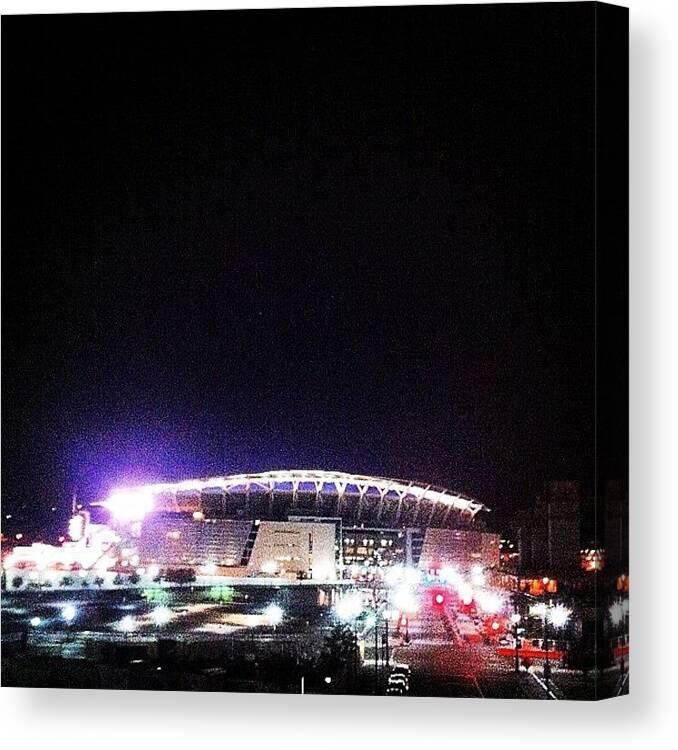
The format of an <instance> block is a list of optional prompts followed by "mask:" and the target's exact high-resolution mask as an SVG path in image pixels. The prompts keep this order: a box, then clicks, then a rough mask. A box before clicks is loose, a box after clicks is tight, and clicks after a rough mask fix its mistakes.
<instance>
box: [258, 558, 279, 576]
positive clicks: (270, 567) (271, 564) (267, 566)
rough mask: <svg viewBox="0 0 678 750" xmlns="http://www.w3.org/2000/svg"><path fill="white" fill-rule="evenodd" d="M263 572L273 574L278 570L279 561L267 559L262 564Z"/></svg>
mask: <svg viewBox="0 0 678 750" xmlns="http://www.w3.org/2000/svg"><path fill="white" fill-rule="evenodd" d="M261 572H262V573H266V574H267V575H273V574H274V573H277V572H278V563H277V562H276V561H275V560H267V561H266V562H265V563H264V564H263V565H262V566H261Z"/></svg>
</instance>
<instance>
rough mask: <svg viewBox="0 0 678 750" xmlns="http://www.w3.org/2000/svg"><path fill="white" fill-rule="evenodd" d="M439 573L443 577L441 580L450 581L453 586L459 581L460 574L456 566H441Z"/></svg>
mask: <svg viewBox="0 0 678 750" xmlns="http://www.w3.org/2000/svg"><path fill="white" fill-rule="evenodd" d="M439 575H440V577H441V578H442V579H443V581H446V582H447V583H451V584H453V585H454V586H457V584H458V583H459V582H460V581H461V576H460V575H459V571H458V570H457V569H456V568H442V569H441V570H440V573H439Z"/></svg>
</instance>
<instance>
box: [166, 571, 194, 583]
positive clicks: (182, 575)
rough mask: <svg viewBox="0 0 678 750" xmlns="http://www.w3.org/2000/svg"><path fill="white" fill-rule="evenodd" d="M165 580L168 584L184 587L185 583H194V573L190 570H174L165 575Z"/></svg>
mask: <svg viewBox="0 0 678 750" xmlns="http://www.w3.org/2000/svg"><path fill="white" fill-rule="evenodd" d="M165 580H166V581H169V582H170V583H178V584H179V585H180V586H184V585H185V584H187V583H193V581H195V572H194V571H193V570H192V569H191V568H176V569H175V570H168V571H167V573H166V574H165Z"/></svg>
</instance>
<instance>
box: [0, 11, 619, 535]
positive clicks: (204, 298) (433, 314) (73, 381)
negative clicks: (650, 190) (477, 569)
mask: <svg viewBox="0 0 678 750" xmlns="http://www.w3.org/2000/svg"><path fill="white" fill-rule="evenodd" d="M594 29H595V26H594V4H593V3H582V4H571V3H567V4H544V5H511V6H508V5H507V6H501V5H495V6H486V7H482V6H466V7H465V6H458V7H452V8H443V7H436V8H432V7H429V8H426V7H424V8H391V9H388V8H385V9H354V10H346V9H342V10H327V9H325V10H304V11H294V10H286V11H247V12H235V11H234V12H222V13H209V12H203V13H176V14H174V13H153V14H134V15H127V14H120V15H87V16H61V17H59V16H50V17H24V18H21V17H12V18H4V19H3V34H2V36H3V40H2V41H3V115H4V116H3V198H4V200H3V217H2V218H3V253H2V259H3V276H2V278H3V363H2V374H3V419H2V427H3V429H2V448H3V463H2V478H3V490H2V492H3V495H2V499H3V512H4V513H14V514H15V515H16V517H17V518H18V519H19V520H20V522H22V523H23V522H24V520H26V518H27V516H28V520H27V522H28V525H29V526H32V527H33V528H38V527H39V526H40V525H41V524H45V523H49V521H48V520H46V519H49V518H50V513H49V509H50V507H51V506H53V505H56V506H57V507H58V508H59V509H60V511H59V512H61V509H62V508H66V507H68V503H69V497H70V493H71V492H72V491H74V490H77V491H78V493H79V495H80V497H82V498H83V499H84V500H93V499H96V498H97V497H99V496H100V495H101V494H103V493H105V492H107V491H108V489H109V488H110V487H111V486H113V485H115V484H121V483H129V482H136V481H144V480H151V479H156V480H157V479H173V478H182V477H188V476H201V475H211V474H219V473H229V472H235V471H253V470H264V469H272V468H304V467H315V468H326V469H341V470H348V471H355V472H360V473H367V474H375V475H388V476H399V477H403V478H407V479H421V480H425V481H427V482H433V483H439V484H442V485H445V486H449V487H451V488H455V489H458V490H460V491H464V492H466V493H469V494H471V495H475V496H477V497H478V498H479V499H480V500H481V501H483V502H485V503H486V504H487V505H489V506H490V507H491V508H493V509H495V510H497V511H499V514H500V515H501V514H502V513H504V514H506V513H510V511H511V510H513V509H514V508H516V507H518V506H520V505H521V504H524V503H526V502H527V501H528V500H529V499H530V497H531V496H532V495H533V493H534V492H536V491H537V490H538V489H539V487H540V486H541V483H542V482H543V481H544V480H547V479H559V478H572V479H581V480H583V481H585V482H587V483H589V484H591V483H593V478H594V475H595V474H594V472H595V465H594V461H595V457H594V454H595V450H594V445H595V434H594V395H595V379H594V378H595V368H594V352H595V349H594V347H595V338H594V331H595V322H596V294H595V292H596V289H595V284H596V281H595V279H596V276H595V263H596V256H595V221H594V219H595V200H594V198H595V190H596V182H595V169H594V167H595V158H594V157H595V117H594V115H595V86H594V82H595V78H594V76H595V54H594V52H595V45H594ZM612 169H614V167H612ZM619 178H620V180H621V179H622V178H623V168H622V167H621V166H620V173H619ZM612 181H614V175H612ZM608 250H609V248H608ZM624 250H625V248H623V247H622V248H621V250H620V252H623V251H624ZM608 257H609V259H610V260H612V262H613V261H614V252H613V251H612V252H611V254H609V255H608ZM611 387H612V390H610V391H608V397H609V400H610V403H612V404H613V405H614V404H616V405H619V404H622V406H623V399H624V397H625V391H624V388H625V384H624V383H623V382H620V383H617V385H616V386H611ZM615 408H616V407H613V408H612V409H611V412H614V411H615ZM625 447H626V443H625V434H624V433H623V430H622V431H621V434H619V435H618V436H615V437H614V439H613V441H612V447H611V449H610V453H609V461H610V464H611V465H610V466H609V467H608V468H607V469H606V471H607V473H608V474H612V475H613V474H614V473H615V472H623V470H624V468H623V467H624V461H625V459H624V452H625ZM52 519H53V516H52ZM15 521H16V518H15Z"/></svg>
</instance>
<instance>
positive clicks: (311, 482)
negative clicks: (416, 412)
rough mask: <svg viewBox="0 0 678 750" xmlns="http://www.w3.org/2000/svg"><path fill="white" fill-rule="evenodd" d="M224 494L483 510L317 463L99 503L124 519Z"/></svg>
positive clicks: (418, 485) (144, 489)
mask: <svg viewBox="0 0 678 750" xmlns="http://www.w3.org/2000/svg"><path fill="white" fill-rule="evenodd" d="M215 491H216V492H223V493H226V494H243V493H246V494H248V495H249V494H250V493H265V494H268V495H269V496H270V497H271V498H273V497H274V495H275V494H283V493H284V494H292V496H293V497H294V498H296V496H297V495H298V494H300V493H309V492H310V493H315V494H316V496H318V497H320V496H323V497H327V496H328V495H330V496H333V497H336V498H337V500H338V502H341V501H343V500H345V499H346V498H349V497H352V498H355V499H357V501H358V503H360V504H362V502H363V501H364V500H365V498H367V497H369V498H378V501H379V502H380V504H381V505H380V513H381V507H382V506H383V504H384V503H386V502H388V503H389V504H390V503H398V512H399V510H400V505H402V503H403V502H404V501H406V500H407V501H412V500H413V501H416V503H417V504H418V505H421V504H422V503H428V504H431V505H432V506H433V507H435V506H444V507H446V508H447V509H448V510H449V511H452V510H456V511H459V512H462V513H465V514H468V515H469V516H470V517H474V516H475V515H476V513H478V512H479V511H481V510H488V508H487V507H486V506H485V505H483V504H482V503H480V502H478V501H477V500H474V499H473V498H470V497H468V496H466V495H463V494H461V493H458V492H454V491H452V490H448V489H445V488H444V487H438V486H435V485H432V484H426V483H423V482H416V481H406V480H402V479H390V478H385V477H371V476H365V475H362V474H349V473H346V472H341V471H324V470H320V469H290V470H280V471H267V472H262V473H259V474H232V475H229V476H221V477H211V478H207V479H186V480H182V481H179V482H161V483H157V484H145V485H139V486H136V487H127V488H120V489H116V490H113V491H112V492H111V494H110V495H109V497H108V498H107V499H106V500H104V501H103V502H101V503H98V504H99V505H103V506H104V507H106V508H108V509H109V510H110V511H111V512H113V513H114V515H116V516H118V517H119V518H121V519H124V520H140V519H141V518H143V517H144V516H145V515H146V514H147V513H149V512H151V511H153V510H154V509H156V508H157V507H158V503H157V501H158V500H159V499H160V498H161V497H167V496H168V495H169V496H172V497H176V495H177V494H178V493H181V494H184V493H186V494H191V493H194V494H201V493H209V492H215Z"/></svg>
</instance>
